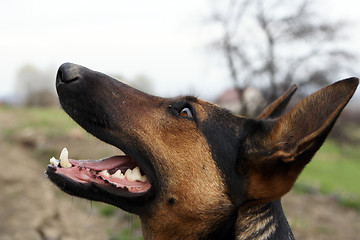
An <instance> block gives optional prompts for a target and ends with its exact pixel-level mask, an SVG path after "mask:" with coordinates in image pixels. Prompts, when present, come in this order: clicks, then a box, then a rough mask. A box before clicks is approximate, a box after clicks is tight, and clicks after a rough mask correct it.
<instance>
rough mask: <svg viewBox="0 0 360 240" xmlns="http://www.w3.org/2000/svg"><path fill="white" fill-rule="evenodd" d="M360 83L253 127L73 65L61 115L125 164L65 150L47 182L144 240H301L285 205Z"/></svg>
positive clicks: (274, 109)
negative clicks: (111, 214)
mask: <svg viewBox="0 0 360 240" xmlns="http://www.w3.org/2000/svg"><path fill="white" fill-rule="evenodd" d="M358 82H359V80H358V79H356V78H349V79H346V80H342V81H339V82H337V83H335V84H333V85H330V86H328V87H326V88H324V89H321V90H320V91H318V92H316V93H314V94H312V95H311V96H309V97H307V98H305V99H303V100H302V101H301V102H300V103H299V104H298V105H297V106H295V107H294V108H293V109H292V110H291V111H289V112H288V113H286V114H283V112H284V110H285V108H286V106H287V103H288V102H289V100H290V98H291V97H292V95H293V94H294V92H295V90H296V88H297V86H293V87H292V88H291V89H289V90H288V91H287V92H285V93H284V94H283V95H282V96H280V97H279V98H278V99H277V100H276V101H275V102H273V103H272V104H271V105H270V106H269V107H267V108H266V109H265V110H264V111H263V113H262V114H260V116H259V117H258V118H256V119H252V118H245V117H241V116H236V115H234V114H232V113H230V112H229V111H228V110H226V109H223V108H221V107H219V106H216V105H213V104H211V103H208V102H204V101H202V100H199V99H197V98H195V97H192V96H183V97H177V98H161V97H156V96H152V95H148V94H146V93H143V92H141V91H138V90H136V89H134V88H131V87H129V86H128V85H125V84H124V83H121V82H119V81H117V80H114V79H113V78H111V77H109V76H106V75H104V74H102V73H99V72H96V71H92V70H90V69H87V68H85V67H82V66H79V65H76V64H71V63H65V64H63V65H62V66H61V67H60V68H59V70H58V73H57V78H56V88H57V93H58V95H59V99H60V103H61V106H62V107H63V109H64V110H65V111H66V112H67V113H68V114H69V115H70V116H71V117H72V118H73V119H74V120H75V121H76V122H77V123H78V124H79V125H80V126H82V127H83V128H84V129H85V130H87V131H88V132H89V133H91V134H93V135H94V136H96V137H97V138H99V139H100V140H102V141H104V142H106V143H109V144H111V145H114V146H116V147H117V148H119V149H120V150H121V151H122V152H124V153H125V155H121V156H113V157H109V158H105V159H102V160H97V161H88V160H73V159H68V154H67V151H66V150H64V151H63V152H62V154H61V157H60V160H57V159H54V158H53V159H51V164H49V165H48V167H47V170H46V174H47V176H48V177H49V179H50V180H51V181H52V182H53V183H55V184H56V185H57V186H58V187H59V188H61V189H62V190H63V191H65V192H66V193H68V194H71V195H74V196H78V197H82V198H86V199H89V200H95V201H102V202H105V203H109V204H112V205H115V206H117V207H119V208H122V209H124V210H125V211H128V212H131V213H134V214H137V215H139V216H140V219H141V223H142V230H143V235H144V238H145V239H160V240H161V239H166V240H168V239H182V240H184V239H242V240H245V239H258V240H261V239H294V236H293V234H292V232H291V229H290V227H289V224H288V222H287V220H286V218H285V215H284V213H283V210H282V206H281V202H280V198H281V197H282V196H283V195H284V194H286V193H287V192H288V191H289V190H290V189H291V188H292V186H293V184H294V182H295V181H296V179H297V177H298V176H299V174H300V172H301V171H302V169H303V168H304V166H305V165H306V164H307V163H308V162H309V161H310V160H311V158H312V157H313V156H314V154H315V152H316V151H317V150H318V149H319V148H320V146H321V145H322V144H323V142H324V140H325V138H326V137H327V135H328V133H329V131H330V130H331V128H332V127H333V125H334V123H335V121H336V119H337V118H338V116H339V114H340V113H341V111H342V109H343V108H344V107H345V105H346V104H347V103H348V101H349V100H350V98H351V97H352V95H353V94H354V92H355V90H356V88H357V85H358ZM119 152H120V151H119Z"/></svg>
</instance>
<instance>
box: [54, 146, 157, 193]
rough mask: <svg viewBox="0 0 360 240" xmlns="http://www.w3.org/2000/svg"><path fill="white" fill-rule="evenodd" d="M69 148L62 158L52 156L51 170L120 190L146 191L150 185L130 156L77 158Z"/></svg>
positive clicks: (130, 191)
mask: <svg viewBox="0 0 360 240" xmlns="http://www.w3.org/2000/svg"><path fill="white" fill-rule="evenodd" d="M68 155H69V154H68V150H67V149H66V148H64V149H63V150H62V152H61V154H60V158H59V160H58V159H55V158H54V157H52V158H51V159H50V164H49V165H48V171H52V172H55V173H57V174H60V175H62V176H64V177H67V178H69V179H71V180H73V181H75V182H77V183H83V184H87V183H90V184H91V183H96V184H97V185H99V186H101V187H102V188H103V189H104V190H107V191H111V192H114V191H115V192H116V193H117V194H120V195H121V193H124V192H126V193H135V194H136V193H140V194H141V193H146V192H148V191H149V190H150V188H151V184H150V182H149V180H148V178H147V176H146V175H145V174H144V172H143V171H142V169H141V168H140V167H139V166H138V164H137V163H136V161H135V160H134V159H133V158H131V157H129V156H126V155H124V156H113V157H109V158H105V159H101V160H74V159H69V158H68Z"/></svg>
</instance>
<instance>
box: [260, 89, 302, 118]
mask: <svg viewBox="0 0 360 240" xmlns="http://www.w3.org/2000/svg"><path fill="white" fill-rule="evenodd" d="M297 88H298V85H297V84H295V85H293V86H292V87H291V88H289V89H288V90H287V91H286V92H285V93H284V94H283V95H281V96H280V97H278V98H277V99H276V100H275V101H274V102H272V103H271V104H270V105H269V106H267V108H265V110H264V111H263V112H262V113H261V114H260V115H259V116H258V117H257V119H258V120H261V119H268V118H277V117H279V116H280V115H281V114H282V113H283V112H284V111H285V109H286V107H287V105H288V103H289V101H290V100H291V97H292V96H293V95H294V93H295V92H296V90H297Z"/></svg>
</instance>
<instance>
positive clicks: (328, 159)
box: [295, 140, 360, 210]
mask: <svg viewBox="0 0 360 240" xmlns="http://www.w3.org/2000/svg"><path fill="white" fill-rule="evenodd" d="M359 173H360V149H359V148H358V147H357V146H348V145H344V146H340V145H338V144H336V143H335V142H334V141H331V140H328V141H326V142H325V144H324V146H323V147H322V148H321V149H320V150H319V152H318V153H317V154H316V155H315V157H314V159H313V160H312V161H311V162H310V163H309V164H308V165H307V166H306V168H305V169H304V171H303V172H302V174H301V175H300V177H299V179H298V181H297V184H296V185H295V190H298V191H309V190H310V191H319V192H321V193H324V194H331V195H333V196H335V197H336V198H338V199H339V202H340V203H342V204H343V205H344V206H350V207H354V208H356V209H359V210H360V187H359V183H360V174H359Z"/></svg>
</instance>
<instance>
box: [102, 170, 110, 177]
mask: <svg viewBox="0 0 360 240" xmlns="http://www.w3.org/2000/svg"><path fill="white" fill-rule="evenodd" d="M100 174H102V175H104V176H105V177H110V174H109V172H108V171H107V170H102V171H101V172H100Z"/></svg>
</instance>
